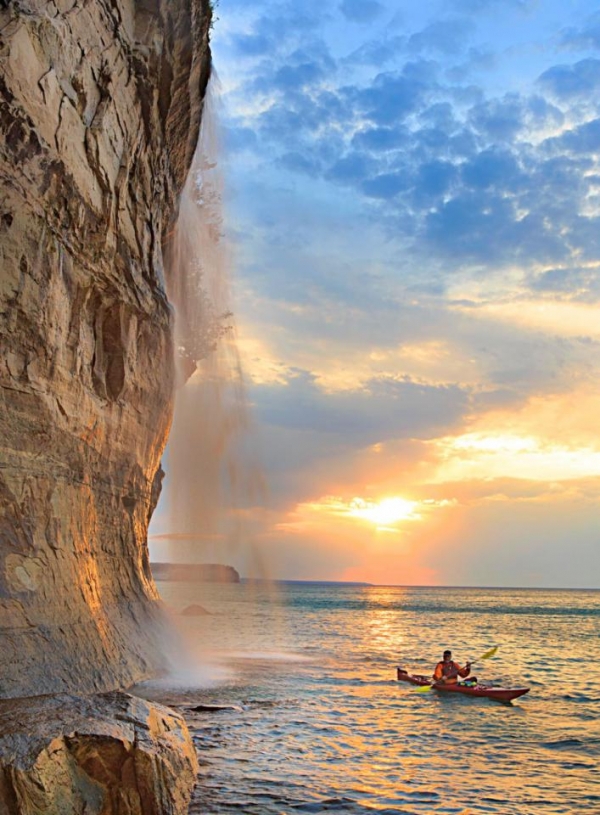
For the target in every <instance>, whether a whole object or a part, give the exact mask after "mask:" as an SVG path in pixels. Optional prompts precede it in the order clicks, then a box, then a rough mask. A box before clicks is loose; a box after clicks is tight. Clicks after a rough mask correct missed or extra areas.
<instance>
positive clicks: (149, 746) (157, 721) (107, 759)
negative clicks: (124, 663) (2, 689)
mask: <svg viewBox="0 0 600 815" xmlns="http://www.w3.org/2000/svg"><path fill="white" fill-rule="evenodd" d="M0 755H2V756H4V757H5V766H4V767H2V765H1V764H0V812H2V813H3V815H37V814H38V813H41V812H44V813H52V815H54V813H56V815H59V813H60V815H71V814H73V815H75V814H77V815H79V814H80V813H81V815H84V813H92V812H96V813H102V815H182V814H183V813H185V812H187V808H188V805H189V800H190V791H191V789H192V786H193V783H194V780H195V776H196V773H197V769H198V767H197V759H196V755H195V752H194V748H193V746H192V742H191V739H190V738H189V734H188V731H187V727H186V725H185V722H184V721H183V719H182V718H181V716H179V715H178V714H176V713H174V712H173V711H172V710H169V709H168V708H165V707H162V706H161V705H156V704H154V703H152V704H151V703H149V702H146V701H143V700H141V699H137V698H135V697H133V696H128V695H127V694H125V693H118V692H117V693H110V694H98V695H93V696H90V697H87V698H81V697H79V698H78V697H73V696H68V695H60V696H53V697H47V698H35V699H19V700H10V701H4V702H0ZM8 757H10V761H7V758H8Z"/></svg>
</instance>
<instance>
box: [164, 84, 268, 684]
mask: <svg viewBox="0 0 600 815" xmlns="http://www.w3.org/2000/svg"><path fill="white" fill-rule="evenodd" d="M217 103H218V85H217V80H216V79H215V78H214V77H213V78H212V79H211V81H210V83H209V87H208V90H207V94H206V98H205V102H204V111H203V116H202V124H201V129H200V134H199V139H198V144H197V147H196V151H195V155H194V158H193V162H192V166H191V168H190V171H189V174H188V177H187V180H186V184H185V187H184V189H183V192H182V195H181V200H180V206H179V213H178V219H177V223H176V225H175V228H174V230H173V231H172V233H171V235H170V236H169V240H168V243H167V246H166V249H165V273H166V281H167V293H168V296H169V300H170V302H171V303H172V304H173V307H174V311H175V329H174V333H175V343H174V345H175V359H174V365H175V367H176V376H175V380H176V390H175V400H174V401H175V408H174V417H173V423H172V428H171V432H170V435H169V441H168V446H167V451H166V455H165V462H164V468H165V471H166V478H165V483H164V486H163V496H162V498H161V505H160V507H159V508H160V510H161V512H160V514H161V517H162V519H163V524H164V523H166V529H163V530H162V531H161V534H155V535H152V538H153V540H152V541H151V542H152V543H153V544H154V546H155V547H156V544H157V543H158V544H159V547H160V551H161V552H162V555H161V557H160V558H158V559H159V560H160V561H161V562H163V563H166V564H208V563H210V564H215V563H216V564H222V565H225V566H234V568H236V569H237V571H238V572H239V573H240V574H241V575H242V576H243V577H246V578H248V577H249V578H254V579H260V580H261V581H265V580H266V578H267V577H268V575H267V570H266V568H265V564H264V563H263V562H262V560H261V557H260V553H259V551H258V548H257V546H256V545H255V542H254V539H253V534H254V529H255V526H256V524H257V522H260V520H261V518H262V511H263V507H264V503H265V501H264V493H265V490H264V478H263V476H262V471H261V468H260V466H259V465H258V463H257V462H258V456H257V454H256V450H255V447H254V435H253V432H252V430H253V429H252V422H251V417H250V411H249V407H248V401H247V396H246V390H245V386H244V378H243V373H242V366H241V361H240V354H239V351H238V346H237V336H236V328H235V322H234V317H233V313H232V305H231V302H232V294H231V286H230V281H231V267H232V264H231V253H230V249H229V244H228V241H227V238H226V236H225V233H224V226H223V178H222V171H221V166H220V163H219V151H220V139H219V133H218V117H217ZM165 518H166V522H165V520H164V519H165ZM179 572H180V576H181V570H179ZM174 576H175V569H174V567H173V566H171V568H170V569H169V568H167V572H166V577H167V582H169V578H171V579H172V578H173V577H174ZM162 577H163V578H164V577H165V574H164V573H163V574H162ZM158 588H159V591H160V592H161V594H162V596H163V599H164V600H165V602H166V603H167V605H168V606H169V607H170V608H171V611H172V617H173V628H172V631H171V632H170V634H169V636H168V637H166V638H165V639H166V641H165V643H164V648H163V650H164V652H165V655H166V657H167V659H168V661H169V663H170V665H171V679H173V680H177V681H180V680H181V681H184V682H185V683H187V684H188V685H189V684H190V683H191V684H192V685H194V684H195V685H201V684H203V683H204V682H206V681H207V679H208V680H210V679H211V676H212V675H213V674H214V673H218V670H217V668H216V667H215V665H216V661H215V659H214V658H213V655H212V654H211V653H208V652H207V650H206V649H205V648H203V647H202V644H201V643H200V642H199V639H198V637H197V636H195V635H193V634H192V633H190V632H191V629H190V621H189V619H188V618H186V616H182V615H181V613H180V612H181V610H182V609H181V607H177V603H176V602H175V603H173V602H172V598H171V597H170V596H168V592H167V594H165V591H164V588H165V584H164V582H163V581H161V582H158ZM207 590H208V589H207V584H206V583H203V582H200V581H198V582H197V584H193V585H192V587H191V589H190V586H187V588H186V592H187V594H186V596H187V602H188V606H189V608H188V610H189V609H191V608H193V609H196V610H199V612H202V611H203V610H204V611H206V612H207V613H208V614H210V613H211V610H210V608H208V607H207V603H206V599H205V598H206V594H207ZM177 635H178V636H177ZM213 668H214V670H213Z"/></svg>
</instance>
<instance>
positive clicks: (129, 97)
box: [0, 0, 210, 698]
mask: <svg viewBox="0 0 600 815" xmlns="http://www.w3.org/2000/svg"><path fill="white" fill-rule="evenodd" d="M209 25H210V7H209V0H93V2H91V1H90V0H12V2H9V3H7V2H2V3H0V57H1V59H0V123H1V124H0V178H1V180H2V186H1V191H0V270H1V272H0V343H1V348H2V353H1V357H0V399H1V400H2V402H1V404H0V655H1V665H0V698H7V697H17V696H19V697H22V696H29V695H37V694H49V693H64V692H67V693H74V692H75V693H88V692H97V691H106V690H111V689H114V688H119V687H126V686H128V685H129V684H131V683H133V682H134V681H138V680H140V679H142V678H143V677H145V676H147V675H149V674H151V673H152V672H153V671H154V670H155V669H156V667H157V659H158V655H157V651H156V649H155V643H154V637H155V630H156V622H157V619H158V618H159V616H160V614H159V611H158V609H159V606H158V601H157V594H156V590H155V587H154V584H153V581H152V577H151V574H150V570H149V565H148V557H147V548H146V533H147V526H148V521H149V518H150V515H151V513H152V511H153V508H154V506H155V503H156V500H157V497H158V493H159V489H160V477H159V475H157V473H158V474H159V473H160V469H159V464H160V458H161V454H162V451H163V447H164V445H165V441H166V435H167V432H168V428H169V423H170V418H171V396H172V365H171V359H172V334H171V319H172V318H171V311H170V308H169V306H168V304H167V301H166V297H165V293H164V286H163V269H162V263H163V261H162V247H163V244H164V241H165V238H166V235H167V234H168V231H169V229H170V228H171V227H172V224H173V220H174V217H175V215H176V207H177V196H178V194H179V192H180V190H181V188H182V186H183V183H184V180H185V176H186V173H187V170H188V167H189V165H190V162H191V159H192V155H193V150H194V147H195V143H196V140H197V135H198V128H199V121H200V115H201V108H202V100H203V96H204V91H205V88H206V83H207V80H208V75H209V70H210V55H209V50H208V30H209Z"/></svg>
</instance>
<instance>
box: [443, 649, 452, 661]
mask: <svg viewBox="0 0 600 815" xmlns="http://www.w3.org/2000/svg"><path fill="white" fill-rule="evenodd" d="M451 659H452V651H444V662H449V661H450V660H451Z"/></svg>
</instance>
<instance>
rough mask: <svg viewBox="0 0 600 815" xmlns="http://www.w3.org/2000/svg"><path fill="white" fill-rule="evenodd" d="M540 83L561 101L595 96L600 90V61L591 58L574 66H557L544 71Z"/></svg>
mask: <svg viewBox="0 0 600 815" xmlns="http://www.w3.org/2000/svg"><path fill="white" fill-rule="evenodd" d="M538 82H539V84H540V86H541V87H542V88H543V89H544V90H546V91H547V92H549V93H551V94H553V95H554V96H555V97H557V98H558V99H560V100H569V99H572V98H574V97H581V96H586V97H587V96H589V95H590V94H591V95H593V94H595V93H597V92H598V89H600V60H599V59H591V58H590V59H583V60H581V61H580V62H576V63H575V64H573V65H555V66H553V67H552V68H549V69H548V70H547V71H544V73H543V74H541V76H540V78H539V80H538Z"/></svg>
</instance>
